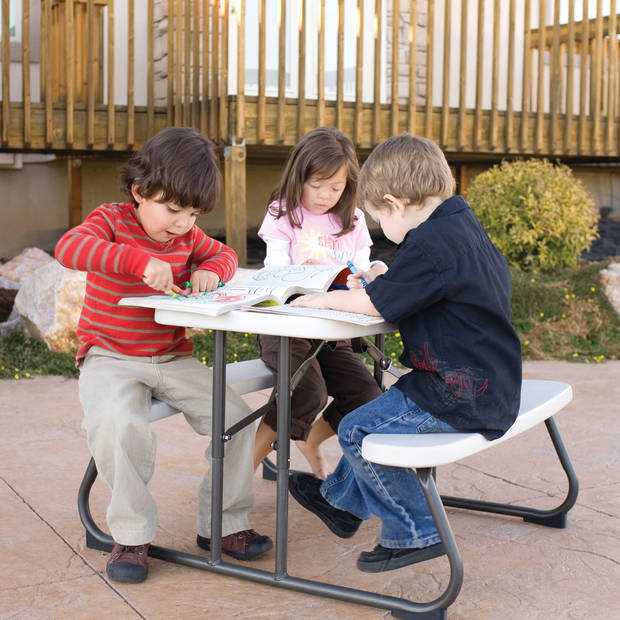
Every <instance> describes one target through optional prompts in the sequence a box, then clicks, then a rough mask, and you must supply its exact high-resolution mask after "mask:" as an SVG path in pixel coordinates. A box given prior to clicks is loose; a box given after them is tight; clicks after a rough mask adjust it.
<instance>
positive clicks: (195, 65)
mask: <svg viewBox="0 0 620 620" xmlns="http://www.w3.org/2000/svg"><path fill="white" fill-rule="evenodd" d="M201 4H204V3H202V2H201V1H200V0H194V1H193V8H192V16H193V18H194V19H193V24H194V25H193V26H192V30H193V32H192V34H193V37H192V38H193V41H192V47H193V49H192V52H193V54H194V60H193V62H192V75H193V80H192V127H195V128H197V129H200V6H201ZM207 6H208V5H206V4H204V8H205V9H206V8H207ZM205 70H206V67H205Z"/></svg>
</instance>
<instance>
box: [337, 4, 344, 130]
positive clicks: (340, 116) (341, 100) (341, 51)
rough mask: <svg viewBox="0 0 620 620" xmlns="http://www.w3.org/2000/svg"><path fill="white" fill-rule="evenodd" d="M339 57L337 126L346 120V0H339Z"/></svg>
mask: <svg viewBox="0 0 620 620" xmlns="http://www.w3.org/2000/svg"><path fill="white" fill-rule="evenodd" d="M337 32H338V58H337V61H336V62H337V63H338V64H337V65H336V67H337V68H336V127H338V129H342V128H343V127H342V126H343V120H344V0H338V28H337Z"/></svg>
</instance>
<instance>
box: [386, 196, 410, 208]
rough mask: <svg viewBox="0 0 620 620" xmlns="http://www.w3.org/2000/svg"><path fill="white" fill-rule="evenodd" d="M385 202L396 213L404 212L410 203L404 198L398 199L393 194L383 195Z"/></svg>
mask: <svg viewBox="0 0 620 620" xmlns="http://www.w3.org/2000/svg"><path fill="white" fill-rule="evenodd" d="M383 200H384V201H385V202H387V203H388V205H390V207H392V208H393V209H395V210H396V211H403V210H404V209H405V207H406V206H407V204H408V202H409V201H407V200H403V199H402V198H396V196H394V195H393V194H383Z"/></svg>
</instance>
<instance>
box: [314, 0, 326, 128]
mask: <svg viewBox="0 0 620 620" xmlns="http://www.w3.org/2000/svg"><path fill="white" fill-rule="evenodd" d="M319 11H320V12H319V32H318V41H317V43H318V50H317V70H318V72H317V77H316V79H317V91H318V92H317V102H316V124H317V125H318V126H319V127H323V126H324V125H325V0H321V1H320V3H319Z"/></svg>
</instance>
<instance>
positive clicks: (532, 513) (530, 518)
mask: <svg viewBox="0 0 620 620" xmlns="http://www.w3.org/2000/svg"><path fill="white" fill-rule="evenodd" d="M545 426H546V427H547V431H548V432H549V436H550V437H551V441H552V442H553V447H554V448H555V452H556V454H557V455H558V458H559V459H560V463H561V464H562V468H563V469H564V471H565V472H566V476H567V478H568V493H567V495H566V498H565V499H564V501H563V502H562V503H561V504H560V505H559V506H557V507H556V508H552V509H551V510H538V509H536V508H529V507H527V506H515V505H512V504H498V503H495V502H483V501H480V500H475V499H467V498H460V497H452V496H449V495H445V496H444V495H442V496H441V499H442V500H443V503H444V506H450V507H452V508H465V509H467V510H478V511H481V512H492V513H495V514H503V515H510V516H515V517H523V520H524V521H527V522H530V523H537V524H538V525H545V526H547V527H556V528H564V527H566V515H567V513H568V511H569V510H570V509H571V508H572V507H573V506H574V505H575V502H576V501H577V494H578V492H579V481H578V480H577V476H576V475H575V470H574V469H573V466H572V464H571V462H570V459H569V458H568V453H567V452H566V448H565V447H564V443H563V442H562V438H561V437H560V432H559V431H558V428H557V426H556V424H555V422H554V421H553V418H547V419H546V420H545Z"/></svg>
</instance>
